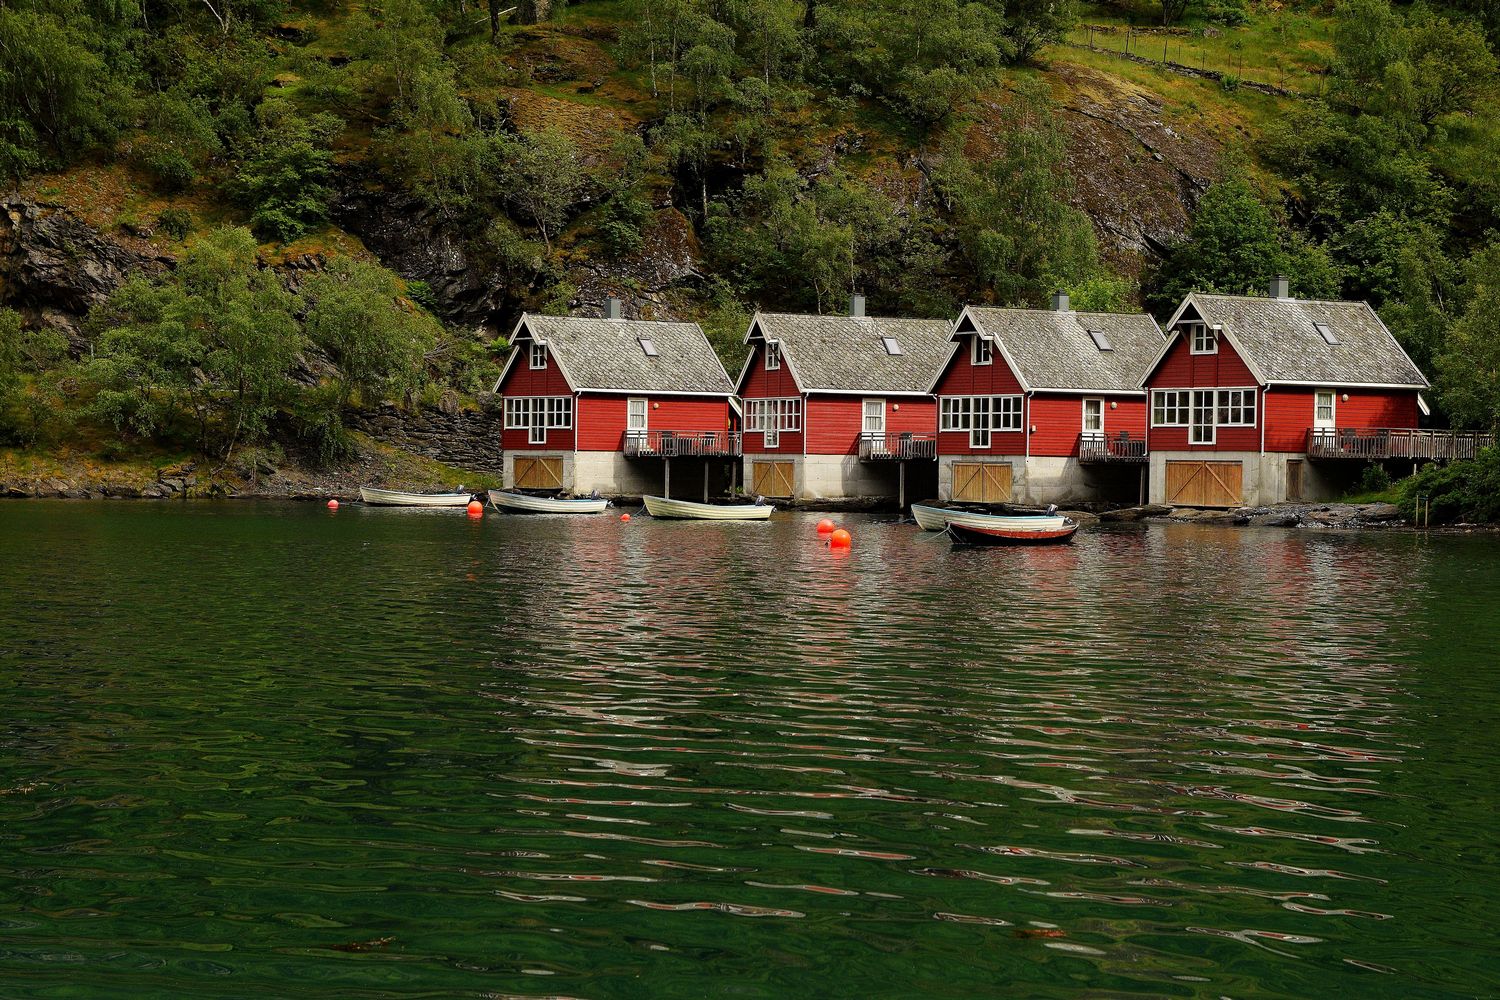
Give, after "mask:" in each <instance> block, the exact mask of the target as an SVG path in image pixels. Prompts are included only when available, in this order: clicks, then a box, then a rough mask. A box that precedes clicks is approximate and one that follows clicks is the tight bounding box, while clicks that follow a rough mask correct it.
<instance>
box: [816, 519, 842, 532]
mask: <svg viewBox="0 0 1500 1000" xmlns="http://www.w3.org/2000/svg"><path fill="white" fill-rule="evenodd" d="M836 527H838V525H836V524H834V523H833V522H832V521H830V520H828V518H826V517H825V518H823V520H821V521H819V522H818V534H820V535H826V534H828V533H829V532H830V531H832V530H833V529H834V528H836Z"/></svg>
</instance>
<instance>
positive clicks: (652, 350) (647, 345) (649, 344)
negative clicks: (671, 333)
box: [641, 337, 661, 358]
mask: <svg viewBox="0 0 1500 1000" xmlns="http://www.w3.org/2000/svg"><path fill="white" fill-rule="evenodd" d="M641 350H642V351H644V352H645V353H646V357H648V358H656V357H660V356H661V355H659V354H658V353H657V351H656V341H654V340H647V339H646V338H645V337H642V338H641Z"/></svg>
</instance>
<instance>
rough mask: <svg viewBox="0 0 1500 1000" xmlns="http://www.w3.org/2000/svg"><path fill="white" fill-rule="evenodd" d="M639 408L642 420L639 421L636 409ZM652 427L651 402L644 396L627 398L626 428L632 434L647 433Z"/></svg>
mask: <svg viewBox="0 0 1500 1000" xmlns="http://www.w3.org/2000/svg"><path fill="white" fill-rule="evenodd" d="M637 409H639V410H640V413H639V417H640V421H639V423H637V421H636V417H637V413H636V410H637ZM650 427H651V404H650V402H649V401H648V400H647V399H646V398H645V397H644V396H634V397H632V398H630V399H627V400H625V429H626V430H627V431H629V432H630V433H631V434H645V433H646V431H647V430H649V429H650Z"/></svg>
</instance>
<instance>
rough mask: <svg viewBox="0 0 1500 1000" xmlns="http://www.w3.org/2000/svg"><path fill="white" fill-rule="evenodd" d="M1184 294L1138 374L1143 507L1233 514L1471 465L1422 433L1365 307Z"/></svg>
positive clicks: (1416, 394)
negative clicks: (1144, 392) (1415, 467)
mask: <svg viewBox="0 0 1500 1000" xmlns="http://www.w3.org/2000/svg"><path fill="white" fill-rule="evenodd" d="M1270 292H1271V294H1270V295H1269V296H1268V297H1264V296H1242V295H1209V294H1204V293H1199V292H1194V293H1193V294H1191V295H1189V296H1188V297H1187V299H1186V300H1184V301H1183V303H1182V305H1180V306H1179V307H1178V308H1177V311H1176V313H1174V314H1173V316H1172V318H1171V320H1170V321H1169V322H1168V324H1167V333H1168V339H1167V341H1166V343H1165V344H1164V345H1163V347H1162V349H1161V351H1160V353H1159V354H1158V356H1157V357H1156V358H1155V359H1153V361H1152V363H1151V364H1150V365H1149V366H1148V367H1147V369H1146V373H1145V376H1144V378H1143V383H1142V384H1143V385H1144V387H1145V388H1147V389H1148V390H1149V391H1150V394H1151V397H1150V403H1151V420H1150V427H1149V430H1148V433H1149V448H1150V453H1151V459H1150V469H1151V472H1150V476H1151V478H1150V496H1151V499H1152V500H1153V501H1155V502H1161V503H1171V504H1180V505H1184V506H1204V507H1232V506H1239V505H1241V504H1265V503H1277V502H1280V501H1284V500H1300V499H1308V500H1314V499H1325V498H1332V497H1336V496H1338V495H1340V494H1341V493H1342V492H1343V491H1345V490H1346V489H1347V488H1348V487H1349V486H1350V485H1352V483H1353V482H1354V481H1355V480H1356V479H1357V478H1358V476H1359V475H1360V473H1361V472H1362V471H1363V468H1364V466H1365V465H1366V464H1367V463H1369V462H1372V461H1377V462H1386V461H1391V462H1400V463H1402V464H1404V465H1406V466H1407V469H1406V471H1410V465H1411V463H1413V462H1418V461H1422V460H1427V459H1432V460H1444V459H1449V458H1466V457H1472V455H1473V453H1474V451H1475V450H1477V448H1478V447H1480V446H1482V445H1483V444H1484V443H1487V441H1488V440H1489V438H1488V436H1487V435H1479V434H1472V433H1467V432H1453V431H1433V430H1423V429H1420V427H1419V418H1420V416H1421V415H1422V413H1424V412H1425V409H1426V404H1425V403H1424V402H1423V400H1422V397H1421V391H1422V390H1423V389H1425V388H1427V380H1426V379H1425V378H1424V377H1423V376H1422V373H1421V372H1420V371H1418V370H1417V366H1416V365H1415V364H1413V363H1412V360H1411V358H1410V357H1408V356H1407V354H1406V352H1405V351H1404V350H1402V348H1401V345H1400V344H1399V343H1397V342H1396V338H1395V337H1393V336H1392V335H1391V332H1390V331H1389V330H1388V329H1386V326H1385V324H1384V323H1382V322H1381V321H1380V317H1379V316H1377V315H1376V313H1375V310H1374V309H1372V308H1370V306H1369V305H1368V304H1367V303H1364V302H1327V301H1314V300H1306V299H1295V298H1293V297H1292V296H1291V294H1290V292H1289V288H1288V282H1287V279H1285V278H1277V279H1275V280H1274V281H1273V282H1272V283H1271V289H1270Z"/></svg>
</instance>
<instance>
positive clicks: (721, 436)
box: [625, 431, 741, 458]
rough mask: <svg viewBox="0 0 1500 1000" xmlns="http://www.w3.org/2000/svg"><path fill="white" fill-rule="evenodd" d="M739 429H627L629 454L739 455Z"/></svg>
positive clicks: (626, 446) (626, 440)
mask: <svg viewBox="0 0 1500 1000" xmlns="http://www.w3.org/2000/svg"><path fill="white" fill-rule="evenodd" d="M740 454H741V449H740V434H739V431H626V432H625V457H626V458H735V457H738V456H739V455H740Z"/></svg>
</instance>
